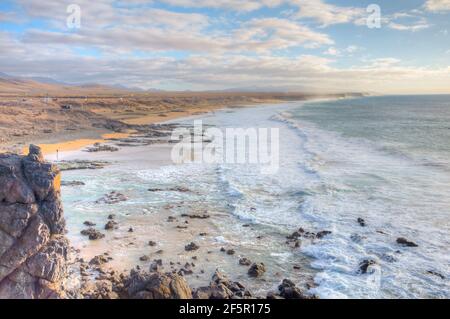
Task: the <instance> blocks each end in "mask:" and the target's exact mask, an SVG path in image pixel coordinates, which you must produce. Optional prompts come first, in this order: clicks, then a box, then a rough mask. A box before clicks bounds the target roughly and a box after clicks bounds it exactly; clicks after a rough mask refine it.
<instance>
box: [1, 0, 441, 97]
mask: <svg viewBox="0 0 450 319" xmlns="http://www.w3.org/2000/svg"><path fill="white" fill-rule="evenodd" d="M449 32H450V0H396V1H392V0H370V1H366V0H359V1H356V0H345V1H344V0H160V1H157V0H127V1H125V0H67V1H66V0H46V1H42V0H1V1H0V72H3V73H7V74H10V75H13V76H27V77H48V78H53V79H55V80H58V81H62V82H66V83H73V84H81V83H99V84H107V85H124V86H127V87H137V88H142V89H151V88H152V89H163V90H199V91H203V90H222V89H246V90H251V89H254V90H257V89H258V90H272V91H275V90H276V91H281V90H282V91H314V92H315V91H321V92H343V91H345V92H349V91H352V92H355V91H358V92H360V91H363V92H373V93H382V94H423V93H450V34H449Z"/></svg>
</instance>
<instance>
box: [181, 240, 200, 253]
mask: <svg viewBox="0 0 450 319" xmlns="http://www.w3.org/2000/svg"><path fill="white" fill-rule="evenodd" d="M199 248H200V246H198V245H197V244H196V243H194V242H191V243H189V244H187V245H186V246H184V250H186V251H194V250H197V249H199Z"/></svg>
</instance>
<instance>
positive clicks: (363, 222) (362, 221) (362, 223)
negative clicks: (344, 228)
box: [357, 217, 366, 227]
mask: <svg viewBox="0 0 450 319" xmlns="http://www.w3.org/2000/svg"><path fill="white" fill-rule="evenodd" d="M357 222H358V224H359V225H360V226H361V227H365V226H366V221H365V220H364V219H362V218H360V217H359V218H358V219H357Z"/></svg>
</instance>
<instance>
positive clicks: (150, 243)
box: [148, 240, 157, 247]
mask: <svg viewBox="0 0 450 319" xmlns="http://www.w3.org/2000/svg"><path fill="white" fill-rule="evenodd" d="M148 245H149V246H151V247H154V246H156V245H157V244H156V242H154V241H153V240H150V241H149V242H148Z"/></svg>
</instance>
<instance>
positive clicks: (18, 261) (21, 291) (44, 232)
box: [0, 145, 69, 298]
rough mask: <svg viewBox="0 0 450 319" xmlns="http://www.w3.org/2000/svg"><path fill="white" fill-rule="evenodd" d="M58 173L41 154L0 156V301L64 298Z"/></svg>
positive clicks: (35, 151)
mask: <svg viewBox="0 0 450 319" xmlns="http://www.w3.org/2000/svg"><path fill="white" fill-rule="evenodd" d="M64 233H65V221H64V217H63V209H62V205H61V200H60V173H59V170H58V169H57V167H56V166H54V165H51V164H48V163H45V162H44V160H43V156H42V154H41V152H40V149H39V148H38V147H36V146H33V145H32V146H30V152H29V154H28V156H18V155H14V154H0V298H63V297H65V296H66V294H65V290H64V278H65V276H66V271H67V261H68V247H69V245H68V241H67V239H66V238H65V235H64Z"/></svg>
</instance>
